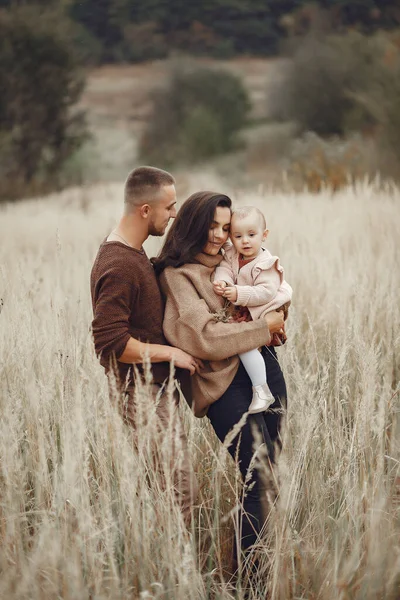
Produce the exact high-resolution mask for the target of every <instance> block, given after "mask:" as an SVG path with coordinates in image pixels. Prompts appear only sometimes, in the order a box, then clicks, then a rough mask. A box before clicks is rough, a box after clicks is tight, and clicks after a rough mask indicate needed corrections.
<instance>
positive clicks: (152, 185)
mask: <svg viewBox="0 0 400 600" xmlns="http://www.w3.org/2000/svg"><path fill="white" fill-rule="evenodd" d="M174 184H175V179H174V178H173V176H172V175H171V174H170V173H168V172H167V171H163V170H162V169H157V168H156V167H137V168H136V169H133V171H131V172H130V173H129V175H128V178H127V180H126V182H125V189H124V202H125V208H128V210H129V208H134V207H136V206H141V205H142V204H147V203H149V204H151V203H152V202H154V201H155V200H156V199H157V194H158V192H159V191H160V188H161V187H163V186H165V185H174Z"/></svg>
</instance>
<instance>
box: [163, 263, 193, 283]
mask: <svg viewBox="0 0 400 600" xmlns="http://www.w3.org/2000/svg"><path fill="white" fill-rule="evenodd" d="M201 271H202V265H200V264H197V263H187V264H185V265H181V266H180V267H166V268H165V269H164V270H163V272H162V273H161V275H160V282H161V283H163V282H166V283H168V284H171V282H177V281H179V280H184V279H194V278H198V277H201Z"/></svg>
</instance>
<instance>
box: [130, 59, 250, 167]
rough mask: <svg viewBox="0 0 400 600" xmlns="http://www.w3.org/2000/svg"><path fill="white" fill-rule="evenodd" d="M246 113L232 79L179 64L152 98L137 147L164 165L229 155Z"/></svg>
mask: <svg viewBox="0 0 400 600" xmlns="http://www.w3.org/2000/svg"><path fill="white" fill-rule="evenodd" d="M249 109H250V102H249V98H248V95H247V91H246V89H245V88H244V86H243V84H242V82H241V80H240V79H239V78H237V77H236V76H234V75H232V74H231V73H229V72H226V71H214V70H211V69H204V68H202V69H194V70H193V69H185V68H182V66H181V65H179V66H178V68H176V70H175V72H174V73H173V74H172V76H171V79H170V82H169V85H168V87H167V88H166V89H164V90H160V91H159V92H158V93H157V94H156V96H155V97H154V103H153V113H152V115H151V118H150V119H149V121H148V125H147V128H146V130H145V132H144V135H143V137H142V139H141V143H140V153H141V156H142V159H143V160H147V161H150V162H156V163H157V164H160V165H164V166H167V165H169V164H172V163H191V162H192V163H193V162H197V161H201V160H205V159H208V158H210V157H212V156H215V155H217V154H221V153H223V152H227V151H229V150H231V149H232V148H234V147H235V146H236V145H237V135H238V132H239V131H240V129H241V128H242V127H243V125H244V124H245V122H246V118H247V114H248V112H249Z"/></svg>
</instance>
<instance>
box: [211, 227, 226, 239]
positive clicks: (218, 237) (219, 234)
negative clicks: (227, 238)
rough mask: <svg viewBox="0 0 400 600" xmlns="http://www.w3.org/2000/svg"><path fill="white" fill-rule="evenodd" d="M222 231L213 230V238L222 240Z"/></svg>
mask: <svg viewBox="0 0 400 600" xmlns="http://www.w3.org/2000/svg"><path fill="white" fill-rule="evenodd" d="M224 233H225V232H224V230H223V229H214V237H215V238H216V239H217V240H223V239H224Z"/></svg>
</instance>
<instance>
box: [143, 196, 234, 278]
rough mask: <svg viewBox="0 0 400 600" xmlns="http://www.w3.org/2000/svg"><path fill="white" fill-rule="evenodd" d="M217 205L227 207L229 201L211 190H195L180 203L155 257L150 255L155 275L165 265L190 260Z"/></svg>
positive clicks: (204, 239) (205, 235)
mask: <svg viewBox="0 0 400 600" xmlns="http://www.w3.org/2000/svg"><path fill="white" fill-rule="evenodd" d="M217 206H226V207H227V208H231V206H232V200H231V199H230V198H229V197H228V196H225V195H224V194H217V193H215V192H196V193H195V194H192V195H191V196H189V198H188V199H187V200H186V201H185V202H184V203H183V204H182V206H181V208H180V209H179V211H178V214H177V216H176V217H175V219H174V222H173V224H172V226H171V229H170V230H169V232H168V234H167V237H166V240H165V242H164V245H163V247H162V248H161V250H160V252H159V254H158V256H157V258H152V263H153V265H154V269H155V271H156V273H157V275H159V274H160V273H162V271H163V270H164V269H165V268H166V267H180V266H181V265H184V264H186V263H190V262H193V259H194V257H195V256H196V254H198V253H199V252H201V251H202V250H203V248H204V246H205V245H206V244H207V241H208V233H209V230H210V227H211V223H212V222H213V220H214V214H215V209H216V208H217Z"/></svg>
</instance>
